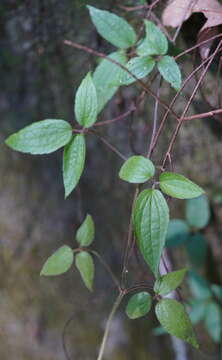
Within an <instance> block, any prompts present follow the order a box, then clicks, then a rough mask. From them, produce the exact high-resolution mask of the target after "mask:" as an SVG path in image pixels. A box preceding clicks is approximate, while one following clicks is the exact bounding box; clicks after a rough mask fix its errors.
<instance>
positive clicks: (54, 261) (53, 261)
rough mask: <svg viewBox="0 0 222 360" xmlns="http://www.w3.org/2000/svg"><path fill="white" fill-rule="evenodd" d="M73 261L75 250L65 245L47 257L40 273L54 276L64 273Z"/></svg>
mask: <svg viewBox="0 0 222 360" xmlns="http://www.w3.org/2000/svg"><path fill="white" fill-rule="evenodd" d="M72 263H73V251H72V249H71V248H70V247H69V246H67V245H64V246H62V247H60V248H59V249H58V250H57V251H56V252H54V254H52V255H51V256H50V257H49V258H48V259H47V261H46V262H45V264H44V265H43V268H42V270H41V273H40V275H44V276H54V275H60V274H63V273H65V272H66V271H68V270H69V269H70V267H71V266H72Z"/></svg>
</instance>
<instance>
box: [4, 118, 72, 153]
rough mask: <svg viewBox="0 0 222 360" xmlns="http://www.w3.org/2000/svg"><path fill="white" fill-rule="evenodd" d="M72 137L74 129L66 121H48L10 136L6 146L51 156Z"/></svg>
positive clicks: (30, 126)
mask: <svg viewBox="0 0 222 360" xmlns="http://www.w3.org/2000/svg"><path fill="white" fill-rule="evenodd" d="M71 137H72V128H71V126H70V124H69V123H68V122H66V121H64V120H57V119H47V120H43V121H37V122H35V123H33V124H31V125H28V126H26V127H25V128H23V129H22V130H20V131H18V132H17V133H15V134H13V135H11V136H9V137H8V138H7V140H6V144H7V145H8V146H9V147H10V148H12V149H14V150H16V151H21V152H23V153H30V154H49V153H52V152H53V151H55V150H57V149H59V148H61V147H62V146H64V145H66V144H67V143H68V142H69V141H70V139H71Z"/></svg>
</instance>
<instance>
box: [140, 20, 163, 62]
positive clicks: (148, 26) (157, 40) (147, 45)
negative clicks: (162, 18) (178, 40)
mask: <svg viewBox="0 0 222 360" xmlns="http://www.w3.org/2000/svg"><path fill="white" fill-rule="evenodd" d="M144 23H145V30H146V37H145V39H144V40H143V41H142V43H141V44H140V45H139V46H138V48H137V54H138V55H139V56H146V55H165V54H166V53H167V50H168V41H167V38H166V36H165V35H164V34H163V33H162V31H161V30H160V29H159V28H158V27H157V26H156V25H155V24H154V23H152V22H151V21H148V20H144Z"/></svg>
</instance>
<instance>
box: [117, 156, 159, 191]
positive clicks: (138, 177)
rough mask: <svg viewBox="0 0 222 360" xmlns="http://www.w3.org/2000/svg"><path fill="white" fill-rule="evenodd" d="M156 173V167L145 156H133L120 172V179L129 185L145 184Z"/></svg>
mask: <svg viewBox="0 0 222 360" xmlns="http://www.w3.org/2000/svg"><path fill="white" fill-rule="evenodd" d="M154 173H155V167H154V165H153V163H152V161H150V160H149V159H147V158H145V157H144V156H140V155H135V156H131V157H130V158H129V159H128V160H126V162H125V163H124V164H123V166H122V167H121V169H120V171H119V177H120V179H122V180H125V181H128V182H129V183H135V184H136V183H138V184H139V183H144V182H146V181H147V180H149V179H150V178H151V177H152V176H153V175H154Z"/></svg>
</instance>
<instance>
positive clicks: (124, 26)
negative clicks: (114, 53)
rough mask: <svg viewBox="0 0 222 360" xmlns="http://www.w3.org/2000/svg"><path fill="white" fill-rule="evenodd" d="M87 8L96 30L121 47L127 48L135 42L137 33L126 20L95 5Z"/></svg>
mask: <svg viewBox="0 0 222 360" xmlns="http://www.w3.org/2000/svg"><path fill="white" fill-rule="evenodd" d="M87 8H88V9H89V12H90V16H91V19H92V22H93V24H94V25H95V27H96V30H97V31H98V33H99V34H100V35H101V36H102V37H103V38H104V39H106V40H107V41H109V42H110V43H111V44H113V45H114V46H116V47H118V48H120V49H127V48H129V47H131V46H132V45H134V44H135V42H136V33H135V31H134V29H133V28H132V26H131V25H130V24H128V22H127V21H126V20H124V19H123V18H121V17H119V16H117V15H115V14H113V13H111V12H109V11H105V10H100V9H97V8H95V7H93V6H87Z"/></svg>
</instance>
